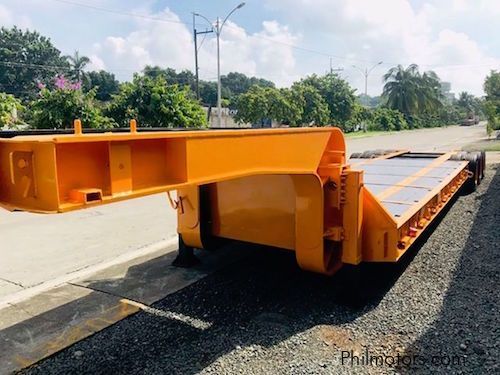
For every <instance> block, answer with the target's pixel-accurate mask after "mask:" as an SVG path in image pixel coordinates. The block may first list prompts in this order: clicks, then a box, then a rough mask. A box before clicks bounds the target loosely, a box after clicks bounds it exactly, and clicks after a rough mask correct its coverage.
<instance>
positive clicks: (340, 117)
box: [301, 73, 356, 128]
mask: <svg viewBox="0 0 500 375" xmlns="http://www.w3.org/2000/svg"><path fill="white" fill-rule="evenodd" d="M301 82H302V83H303V84H306V85H310V86H313V87H315V88H316V89H317V90H318V92H319V93H320V94H321V96H322V97H323V99H324V101H325V102H326V104H327V106H328V110H329V118H328V122H329V123H330V124H333V125H338V126H340V127H342V128H344V126H345V123H346V122H347V121H348V120H349V119H350V118H351V116H352V113H353V110H354V105H355V103H356V97H355V95H354V91H355V90H353V89H352V88H351V87H350V86H349V84H348V83H347V82H346V81H344V80H343V79H341V78H340V77H339V76H338V75H336V74H334V73H329V74H326V75H324V76H317V75H316V74H313V75H312V76H309V77H307V78H305V79H303V80H302V81H301Z"/></svg>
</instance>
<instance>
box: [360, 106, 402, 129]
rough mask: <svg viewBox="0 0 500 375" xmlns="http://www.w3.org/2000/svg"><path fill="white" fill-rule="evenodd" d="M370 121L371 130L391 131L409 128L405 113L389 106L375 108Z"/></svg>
mask: <svg viewBox="0 0 500 375" xmlns="http://www.w3.org/2000/svg"><path fill="white" fill-rule="evenodd" d="M370 123H371V125H370V127H369V128H370V129H371V130H383V131H391V130H403V129H408V123H407V122H406V120H405V118H404V116H403V114H402V113H401V112H399V111H397V110H394V109H389V108H377V109H376V110H374V111H373V114H372V118H371V121H370Z"/></svg>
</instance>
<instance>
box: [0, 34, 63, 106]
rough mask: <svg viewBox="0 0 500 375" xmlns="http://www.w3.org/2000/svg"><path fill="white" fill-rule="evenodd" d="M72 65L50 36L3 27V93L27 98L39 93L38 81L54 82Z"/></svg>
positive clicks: (0, 51)
mask: <svg viewBox="0 0 500 375" xmlns="http://www.w3.org/2000/svg"><path fill="white" fill-rule="evenodd" d="M68 70H69V65H68V63H67V61H66V59H65V58H64V57H63V56H61V52H60V51H59V50H58V49H57V48H56V47H54V46H53V45H52V42H51V41H50V39H48V38H46V37H44V36H41V35H40V34H38V33H37V32H32V31H22V30H20V29H18V28H17V27H14V28H12V29H6V28H4V27H2V28H0V92H5V93H8V94H13V95H15V96H16V97H18V98H22V99H23V100H28V99H33V98H34V97H36V95H38V91H39V90H38V87H37V85H38V83H39V82H42V83H45V84H48V83H50V82H51V81H52V80H53V78H54V77H55V76H56V75H58V74H64V73H66V72H68Z"/></svg>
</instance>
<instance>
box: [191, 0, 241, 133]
mask: <svg viewBox="0 0 500 375" xmlns="http://www.w3.org/2000/svg"><path fill="white" fill-rule="evenodd" d="M244 6H245V3H240V4H239V5H237V6H236V7H235V8H234V9H233V10H232V11H230V12H229V14H228V15H227V16H226V18H224V21H222V22H220V18H219V17H217V21H216V22H215V28H214V25H212V23H211V22H210V21H209V20H208V18H207V17H205V16H203V15H201V14H199V13H193V20H194V17H195V16H198V17H201V18H203V19H204V20H205V21H207V22H208V24H209V25H210V27H211V29H212V31H215V34H216V35H217V120H218V121H217V122H218V126H219V127H221V126H222V84H221V76H220V34H221V32H222V28H223V27H224V25H225V24H226V21H227V20H228V18H229V17H230V16H231V14H233V13H234V12H236V11H237V10H238V9H241V8H243V7H244ZM193 23H194V21H193Z"/></svg>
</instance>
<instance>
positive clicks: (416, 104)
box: [382, 64, 443, 127]
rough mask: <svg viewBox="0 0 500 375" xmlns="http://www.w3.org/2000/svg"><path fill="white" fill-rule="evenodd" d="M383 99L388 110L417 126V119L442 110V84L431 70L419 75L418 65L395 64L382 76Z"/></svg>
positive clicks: (433, 114)
mask: <svg viewBox="0 0 500 375" xmlns="http://www.w3.org/2000/svg"><path fill="white" fill-rule="evenodd" d="M384 82H385V84H384V90H383V93H382V97H383V98H384V100H385V101H386V105H387V107H389V108H391V109H395V110H398V111H400V112H401V113H403V114H404V115H405V117H406V118H407V119H408V120H409V121H410V124H411V125H412V127H417V125H416V124H417V122H418V120H417V119H418V116H421V115H423V116H424V117H428V118H429V116H435V115H437V114H438V113H439V110H440V108H441V107H442V99H443V98H442V94H441V84H440V80H439V77H438V76H437V74H436V73H434V72H432V71H428V72H424V73H423V74H420V72H419V71H418V66H417V65H416V64H411V65H410V66H408V67H407V68H403V66H401V65H398V66H396V67H393V68H391V69H389V71H388V72H387V73H386V74H385V75H384Z"/></svg>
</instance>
